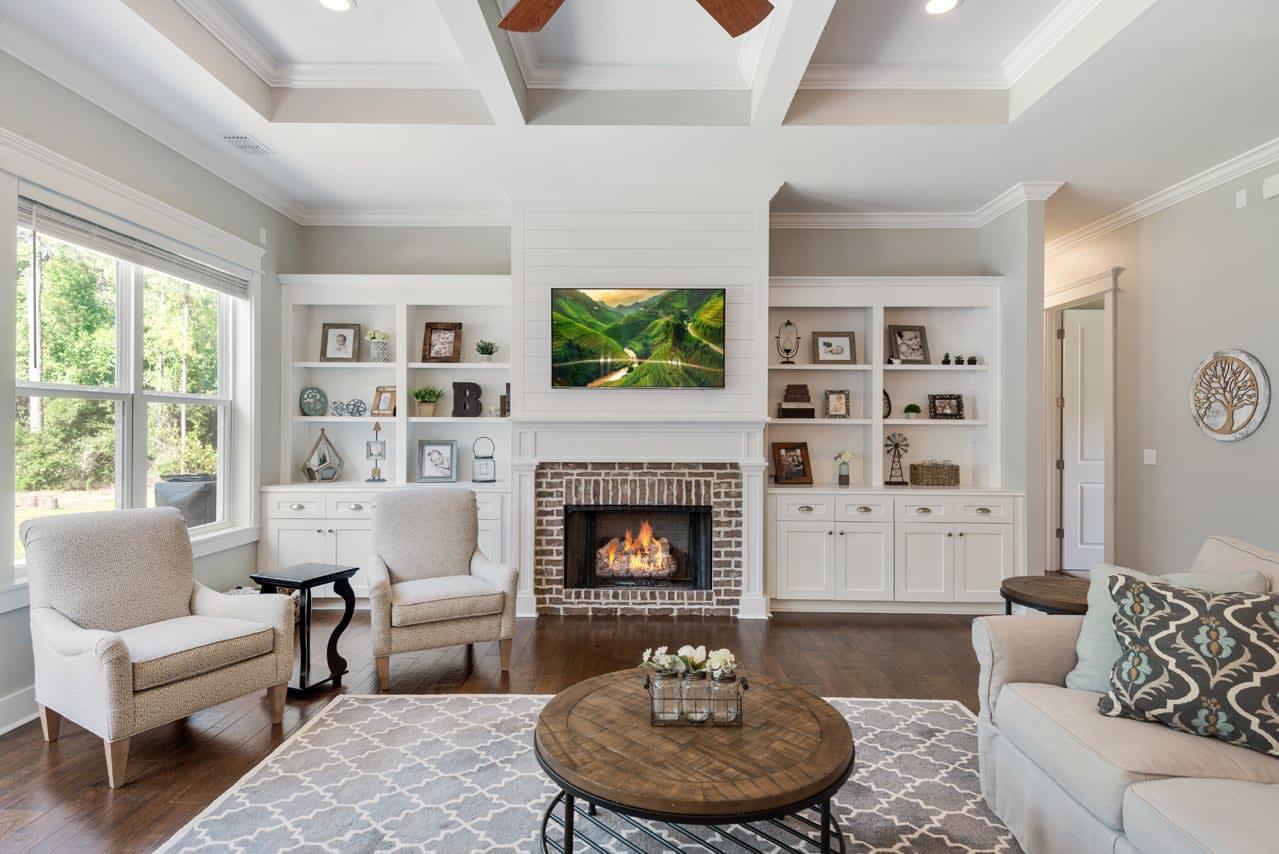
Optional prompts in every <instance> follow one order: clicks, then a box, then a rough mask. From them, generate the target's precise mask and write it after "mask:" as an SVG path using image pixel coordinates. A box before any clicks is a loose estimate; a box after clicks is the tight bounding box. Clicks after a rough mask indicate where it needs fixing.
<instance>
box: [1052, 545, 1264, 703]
mask: <svg viewBox="0 0 1279 854" xmlns="http://www.w3.org/2000/svg"><path fill="white" fill-rule="evenodd" d="M1118 573H1123V574H1125V575H1131V576H1133V577H1135V578H1144V579H1147V580H1155V581H1163V582H1165V583H1167V584H1176V585H1177V586H1178V587H1193V588H1195V589H1196V590H1206V591H1208V592H1209V593H1235V592H1243V593H1265V592H1266V591H1267V590H1269V589H1270V581H1269V579H1267V578H1266V576H1264V575H1262V574H1261V573H1260V572H1257V571H1256V570H1255V569H1245V570H1240V571H1234V572H1229V571H1226V570H1225V569H1219V570H1218V571H1215V572H1213V571H1208V570H1205V571H1204V572H1178V573H1173V574H1171V575H1163V576H1159V575H1147V574H1145V573H1142V572H1137V570H1135V569H1128V568H1126V567H1122V566H1115V565H1113V564H1109V563H1099V564H1097V565H1096V566H1094V567H1093V568H1092V571H1091V572H1090V573H1089V576H1088V577H1089V585H1088V614H1087V615H1086V616H1085V617H1084V625H1083V628H1081V629H1080V630H1079V640H1078V641H1076V642H1075V654H1076V655H1077V656H1078V657H1079V661H1078V663H1076V664H1075V667H1074V669H1073V670H1071V671H1070V672H1069V673H1067V674H1066V687H1067V688H1077V689H1079V690H1080V691H1096V692H1097V693H1099V694H1104V693H1106V692H1107V691H1109V690H1110V670H1111V668H1112V667H1114V666H1115V662H1116V661H1118V660H1119V656H1120V654H1121V653H1122V652H1123V650H1122V649H1120V648H1119V639H1118V638H1117V637H1115V626H1114V622H1115V600H1113V599H1111V598H1110V579H1111V578H1113V577H1114V576H1115V575H1116V574H1118Z"/></svg>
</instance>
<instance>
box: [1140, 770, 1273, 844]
mask: <svg viewBox="0 0 1279 854" xmlns="http://www.w3.org/2000/svg"><path fill="white" fill-rule="evenodd" d="M1276 813H1279V786H1275V785H1267V784H1265V783H1244V782H1240V781H1238V780H1202V779H1193V778H1185V779H1179V780H1152V781H1151V782H1149V783H1138V784H1137V785H1135V786H1132V787H1131V788H1129V789H1128V791H1127V792H1126V793H1125V794H1124V834H1125V835H1126V836H1127V837H1128V839H1129V841H1130V842H1132V844H1133V846H1134V847H1136V848H1137V849H1138V850H1139V851H1142V852H1146V854H1205V852H1212V854H1266V852H1271V851H1274V850H1275V849H1276V843H1275V838H1274V836H1275V831H1274V817H1275V814H1276Z"/></svg>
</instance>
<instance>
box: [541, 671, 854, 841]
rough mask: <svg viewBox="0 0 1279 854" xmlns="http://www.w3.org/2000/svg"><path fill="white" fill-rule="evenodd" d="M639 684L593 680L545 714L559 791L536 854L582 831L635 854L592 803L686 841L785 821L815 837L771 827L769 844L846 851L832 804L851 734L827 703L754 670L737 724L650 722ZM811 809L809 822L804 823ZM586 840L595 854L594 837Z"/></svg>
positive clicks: (849, 758)
mask: <svg viewBox="0 0 1279 854" xmlns="http://www.w3.org/2000/svg"><path fill="white" fill-rule="evenodd" d="M643 683H644V675H643V671H642V670H639V669H635V670H623V671H618V672H616V673H609V674H606V675H604V676H597V677H595V678H593V679H587V680H586V681H584V682H580V683H578V684H577V685H574V686H573V687H571V688H569V689H567V690H565V691H563V692H561V693H560V694H557V695H556V696H555V697H554V698H553V699H552V700H551V701H550V702H549V703H547V705H546V708H544V709H543V710H542V713H541V716H540V717H539V718H538V721H537V730H536V732H535V734H534V752H535V754H536V756H537V761H538V763H539V764H540V765H541V766H542V769H543V770H544V771H545V772H546V773H547V775H548V776H550V778H551V779H552V780H553V781H555V783H556V784H557V785H558V786H559V787H560V789H561V791H560V793H559V794H558V795H556V796H555V798H554V799H552V801H551V803H550V805H549V806H548V807H547V809H546V813H545V815H544V816H543V819H542V828H541V837H540V838H541V850H542V851H543V852H548V851H552V850H555V851H563V852H566V854H572V852H573V848H574V841H575V826H576V825H581V824H588V825H589V826H590V827H591V828H592V830H594V831H598V833H599V834H602V835H604V836H607V837H608V838H610V839H612V840H618V841H620V842H621V843H622V847H623V848H625V849H627V850H631V847H632V846H633V843H630V841H629V840H627V839H626V838H625V837H624V836H622V835H621V834H620V833H619V832H618V831H617V830H615V829H613V828H612V827H610V826H609V824H608V823H606V822H604V821H602V820H600V819H599V818H597V817H596V816H597V807H599V808H603V809H606V810H609V811H610V812H613V813H615V814H616V815H617V816H618V817H619V818H620V819H621V821H622V823H623V824H624V825H625V826H626V827H628V828H629V827H634V828H639V829H640V830H641V831H642V832H647V833H649V834H652V831H651V830H650V829H647V828H645V826H643V825H640V824H638V822H636V821H635V819H646V820H649V821H656V822H664V823H666V824H668V825H670V827H671V828H672V831H673V832H675V833H678V834H679V835H680V836H682V837H683V838H688V839H690V841H692V840H694V837H692V836H691V835H690V834H691V831H688V830H687V829H683V828H681V827H680V826H681V825H714V826H715V829H716V831H717V832H719V833H721V834H724V835H725V836H726V837H727V838H729V839H732V838H734V834H740V832H741V831H740V829H732V828H731V826H732V825H744V824H747V823H750V822H769V821H774V822H775V821H776V820H778V819H782V818H785V817H789V818H791V819H793V821H792V822H791V824H789V825H788V828H790V827H792V826H794V827H798V828H802V829H805V830H806V832H807V833H808V834H812V835H801V834H800V833H799V832H798V831H797V830H791V829H788V830H786V831H785V832H779V831H778V830H777V829H776V827H775V826H773V825H769V826H770V827H772V828H773V829H772V830H771V832H772V833H773V834H774V836H778V837H779V838H780V837H783V836H785V837H787V838H786V839H784V840H782V842H781V843H777V840H774V842H775V844H779V847H780V849H781V850H783V851H789V852H799V851H806V852H811V851H813V850H814V849H816V850H817V851H819V852H822V854H827V852H831V851H841V852H842V851H844V850H845V848H844V834H843V833H842V832H841V831H840V829H839V826H838V823H837V822H836V820H835V818H834V817H833V815H832V810H831V798H832V797H833V796H834V794H835V793H836V792H837V791H839V789H840V787H841V786H843V785H844V783H845V781H847V780H848V777H849V775H851V774H852V772H853V753H854V750H853V733H852V730H851V729H850V728H849V726H848V721H847V720H845V719H844V716H843V715H841V714H840V713H839V712H838V711H837V710H836V709H835V708H834V707H833V706H831V705H830V704H829V703H827V702H826V701H825V700H822V699H821V698H820V697H816V696H814V695H812V694H810V693H809V692H807V691H804V690H803V689H800V688H796V687H795V686H793V685H789V684H787V683H785V682H781V681H778V680H774V679H769V678H767V677H764V676H756V675H753V674H752V675H751V677H750V684H751V687H750V691H748V692H747V693H746V695H745V696H744V698H743V709H742V726H741V727H704V726H699V727H680V726H670V727H662V726H653V725H651V724H650V722H649V696H648V693H647V692H646V691H645V690H644V688H643ZM579 800H582V801H586V803H587V806H586V807H585V808H583V807H581V806H579V805H578V803H577V801H579ZM808 810H813V811H815V812H816V813H817V817H816V820H814V819H813V818H810V817H808V816H807V815H804V813H805V811H808ZM552 824H554V825H557V826H559V827H560V828H562V830H563V836H562V841H561V840H560V839H557V838H554V837H552V838H549V839H548V836H547V829H548V827H549V826H550V825H552ZM556 836H558V834H556ZM801 840H802V841H801ZM581 841H582V842H584V843H586V845H587V847H588V848H590V849H591V850H602V849H599V848H598V843H596V842H594V840H591V839H588V838H583V839H582V840H581ZM628 843H629V844H628ZM833 843H837V846H836V847H832V844H833ZM548 846H549V847H548ZM747 850H750V849H749V848H748V849H747Z"/></svg>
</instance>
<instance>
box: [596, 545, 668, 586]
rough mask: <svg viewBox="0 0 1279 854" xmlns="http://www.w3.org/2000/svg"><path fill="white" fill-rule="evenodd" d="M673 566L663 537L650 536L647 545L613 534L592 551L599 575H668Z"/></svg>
mask: <svg viewBox="0 0 1279 854" xmlns="http://www.w3.org/2000/svg"><path fill="white" fill-rule="evenodd" d="M676 569H677V567H676V565H675V558H674V556H673V555H672V554H671V543H670V540H668V539H666V538H665V537H661V538H657V539H653V540H651V541H650V542H649V543H648V545H647V547H644V546H642V545H641V544H640V543H638V542H634V541H632V542H630V543H623V542H622V541H621V540H620V539H618V538H617V537H614V538H612V539H611V540H609V541H608V542H607V543H606V544H604V546H603V547H602V548H600V549H598V550H597V551H596V552H595V574H596V575H598V576H600V577H601V578H604V577H622V578H669V577H670V576H672V575H674V574H675V571H676Z"/></svg>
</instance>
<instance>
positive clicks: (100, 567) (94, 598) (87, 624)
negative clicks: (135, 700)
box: [21, 507, 195, 632]
mask: <svg viewBox="0 0 1279 854" xmlns="http://www.w3.org/2000/svg"><path fill="white" fill-rule="evenodd" d="M21 537H22V543H23V545H24V546H25V547H26V550H27V570H28V572H29V574H30V576H31V607H32V608H54V609H56V610H57V611H58V612H59V613H61V614H63V615H64V616H66V617H67V618H68V619H70V620H71V622H73V623H75V624H76V625H78V626H80V627H81V628H85V629H99V630H102V631H108V632H118V631H121V630H122V629H130V628H133V627H134V626H141V625H144V624H146V623H155V622H159V621H161V620H170V619H173V618H175V617H185V616H188V615H189V614H190V613H191V610H190V607H191V589H192V585H193V584H194V577H195V569H194V565H195V564H194V559H193V558H192V556H191V538H190V537H189V536H188V535H187V529H186V524H185V523H184V522H183V521H182V514H181V513H179V512H178V511H177V510H176V509H175V508H172V507H160V508H154V509H151V510H113V511H108V512H103V513H71V514H68V515H66V516H48V517H45V518H42V519H32V520H30V521H27V522H24V523H23V524H22V528H21Z"/></svg>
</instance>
